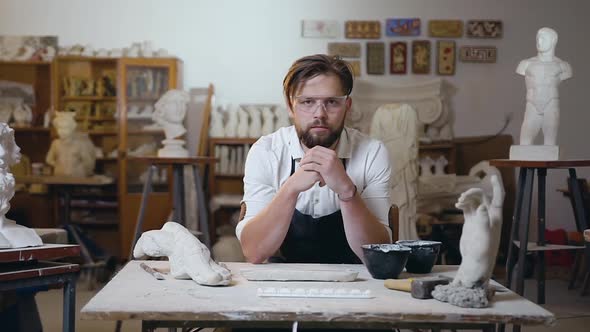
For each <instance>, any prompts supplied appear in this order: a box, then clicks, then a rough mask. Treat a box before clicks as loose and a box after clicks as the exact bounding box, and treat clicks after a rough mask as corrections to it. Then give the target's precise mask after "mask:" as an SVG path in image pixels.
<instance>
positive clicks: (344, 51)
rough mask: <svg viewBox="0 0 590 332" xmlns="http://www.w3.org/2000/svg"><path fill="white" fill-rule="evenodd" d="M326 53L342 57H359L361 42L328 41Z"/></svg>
mask: <svg viewBox="0 0 590 332" xmlns="http://www.w3.org/2000/svg"><path fill="white" fill-rule="evenodd" d="M328 55H332V56H336V55H337V56H340V57H343V58H360V57H361V43H328Z"/></svg>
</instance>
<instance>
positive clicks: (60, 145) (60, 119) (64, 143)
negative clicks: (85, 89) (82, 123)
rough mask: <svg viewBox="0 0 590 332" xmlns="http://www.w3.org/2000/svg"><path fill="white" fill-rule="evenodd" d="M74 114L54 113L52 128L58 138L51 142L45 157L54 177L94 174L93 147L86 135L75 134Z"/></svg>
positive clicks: (94, 156)
mask: <svg viewBox="0 0 590 332" xmlns="http://www.w3.org/2000/svg"><path fill="white" fill-rule="evenodd" d="M75 115H76V114H75V113H74V112H55V118H54V119H53V126H54V127H55V129H56V130H57V135H58V138H56V139H54V140H53V142H51V146H50V147H49V152H47V156H46V157H45V161H46V162H47V164H49V165H50V166H52V167H53V174H54V175H63V176H75V177H87V176H91V175H92V173H93V172H94V164H95V162H96V155H95V153H94V151H95V147H94V144H92V141H91V140H90V138H89V137H88V134H83V133H79V132H76V120H74V117H75Z"/></svg>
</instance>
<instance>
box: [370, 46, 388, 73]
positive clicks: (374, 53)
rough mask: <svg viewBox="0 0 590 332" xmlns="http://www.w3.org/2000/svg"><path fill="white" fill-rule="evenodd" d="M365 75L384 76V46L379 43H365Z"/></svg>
mask: <svg viewBox="0 0 590 332" xmlns="http://www.w3.org/2000/svg"><path fill="white" fill-rule="evenodd" d="M367 74H371V75H383V74H385V44H384V43H381V42H371V43H367Z"/></svg>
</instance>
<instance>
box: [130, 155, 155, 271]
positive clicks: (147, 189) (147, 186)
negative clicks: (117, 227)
mask: <svg viewBox="0 0 590 332" xmlns="http://www.w3.org/2000/svg"><path fill="white" fill-rule="evenodd" d="M157 170H158V169H157V167H156V166H154V165H150V166H149V167H148V170H147V178H146V180H145V183H144V185H143V192H142V194H141V204H140V206H139V214H138V215H137V221H136V222H135V232H133V241H132V242H131V248H130V250H129V260H132V259H133V248H134V247H135V243H136V242H137V240H138V239H139V236H140V235H141V230H142V229H143V219H144V218H145V209H146V207H147V201H148V198H149V196H150V193H151V191H152V176H153V174H154V172H155V171H157Z"/></svg>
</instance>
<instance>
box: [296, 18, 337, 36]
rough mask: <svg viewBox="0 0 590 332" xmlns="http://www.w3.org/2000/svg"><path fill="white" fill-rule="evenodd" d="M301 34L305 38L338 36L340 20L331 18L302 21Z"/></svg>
mask: <svg viewBox="0 0 590 332" xmlns="http://www.w3.org/2000/svg"><path fill="white" fill-rule="evenodd" d="M301 36H302V37H304V38H336V37H338V22H337V21H329V20H303V21H301Z"/></svg>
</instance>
